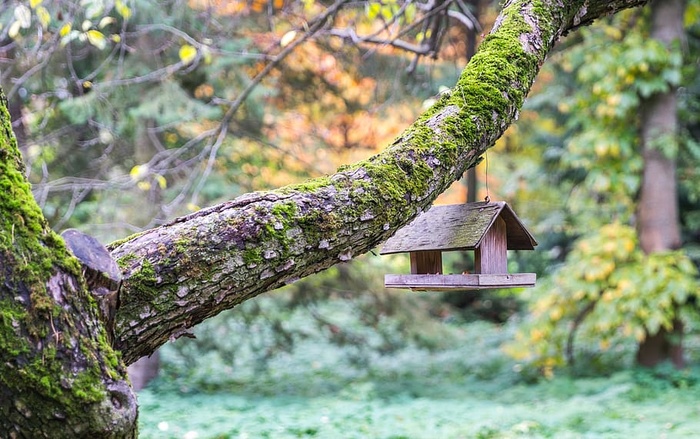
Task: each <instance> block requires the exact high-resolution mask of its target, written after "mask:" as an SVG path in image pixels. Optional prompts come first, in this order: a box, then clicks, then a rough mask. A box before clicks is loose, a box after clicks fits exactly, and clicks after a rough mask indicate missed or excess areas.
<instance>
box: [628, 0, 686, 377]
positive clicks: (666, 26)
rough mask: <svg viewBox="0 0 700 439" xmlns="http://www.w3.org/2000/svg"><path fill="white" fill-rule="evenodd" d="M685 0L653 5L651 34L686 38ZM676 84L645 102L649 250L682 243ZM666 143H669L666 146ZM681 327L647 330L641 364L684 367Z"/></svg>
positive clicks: (644, 217)
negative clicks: (667, 362)
mask: <svg viewBox="0 0 700 439" xmlns="http://www.w3.org/2000/svg"><path fill="white" fill-rule="evenodd" d="M684 8H685V4H684V1H683V0H663V1H662V0H656V1H653V2H652V3H651V37H652V38H655V39H657V40H658V41H660V42H661V43H663V44H664V45H666V46H667V47H669V49H670V48H671V46H672V45H674V44H680V42H681V40H682V38H683V11H684ZM676 91H677V87H675V86H673V85H670V84H669V88H668V90H667V91H666V92H664V93H656V94H654V95H652V96H650V97H649V98H648V99H645V100H644V101H643V102H642V104H641V121H640V126H641V132H640V137H641V143H642V155H643V159H644V171H643V175H642V186H641V191H640V196H639V206H638V233H639V241H640V243H641V246H642V249H643V250H644V252H645V253H647V254H649V253H654V252H663V251H667V250H674V249H677V248H679V247H680V245H681V237H680V224H679V220H678V191H677V188H676V161H675V157H674V156H669V155H667V154H664V150H665V151H669V150H670V151H675V150H676V149H677V146H676V145H669V144H668V142H674V143H677V131H678V116H677V106H676ZM664 143H665V144H664ZM682 336H683V325H682V324H681V322H680V321H678V320H676V321H675V322H674V324H673V328H670V329H667V328H661V329H660V330H659V332H658V333H657V334H647V337H646V339H645V340H644V341H643V342H642V343H640V345H639V349H638V352H637V362H638V363H639V364H641V365H643V366H654V365H656V364H658V363H659V362H661V361H664V360H668V359H670V360H671V361H672V362H673V363H674V365H675V366H676V367H679V368H680V367H683V365H684V361H683V348H682V344H681V340H682Z"/></svg>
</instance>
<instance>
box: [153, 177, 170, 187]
mask: <svg viewBox="0 0 700 439" xmlns="http://www.w3.org/2000/svg"><path fill="white" fill-rule="evenodd" d="M155 178H156V181H157V182H158V186H160V188H161V189H165V188H167V187H168V181H167V180H166V179H165V177H163V176H162V175H160V174H156V176H155Z"/></svg>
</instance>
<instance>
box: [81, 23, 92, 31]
mask: <svg viewBox="0 0 700 439" xmlns="http://www.w3.org/2000/svg"><path fill="white" fill-rule="evenodd" d="M80 27H81V28H82V29H83V32H87V30H88V29H90V28H91V27H92V21H90V20H84V21H83V24H81V25H80Z"/></svg>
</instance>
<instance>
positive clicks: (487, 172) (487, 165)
mask: <svg viewBox="0 0 700 439" xmlns="http://www.w3.org/2000/svg"><path fill="white" fill-rule="evenodd" d="M485 156H486V176H485V178H484V180H485V183H486V197H484V201H486V202H487V203H490V202H491V197H490V195H489V152H488V150H487V151H486V153H485Z"/></svg>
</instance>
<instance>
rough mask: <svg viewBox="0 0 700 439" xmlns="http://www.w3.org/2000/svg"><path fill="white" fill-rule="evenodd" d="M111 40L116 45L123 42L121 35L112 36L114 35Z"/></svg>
mask: <svg viewBox="0 0 700 439" xmlns="http://www.w3.org/2000/svg"><path fill="white" fill-rule="evenodd" d="M109 39H110V40H112V41H114V42H115V43H119V42H121V40H122V37H121V36H120V35H117V34H112V35H111V36H110V37H109Z"/></svg>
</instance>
